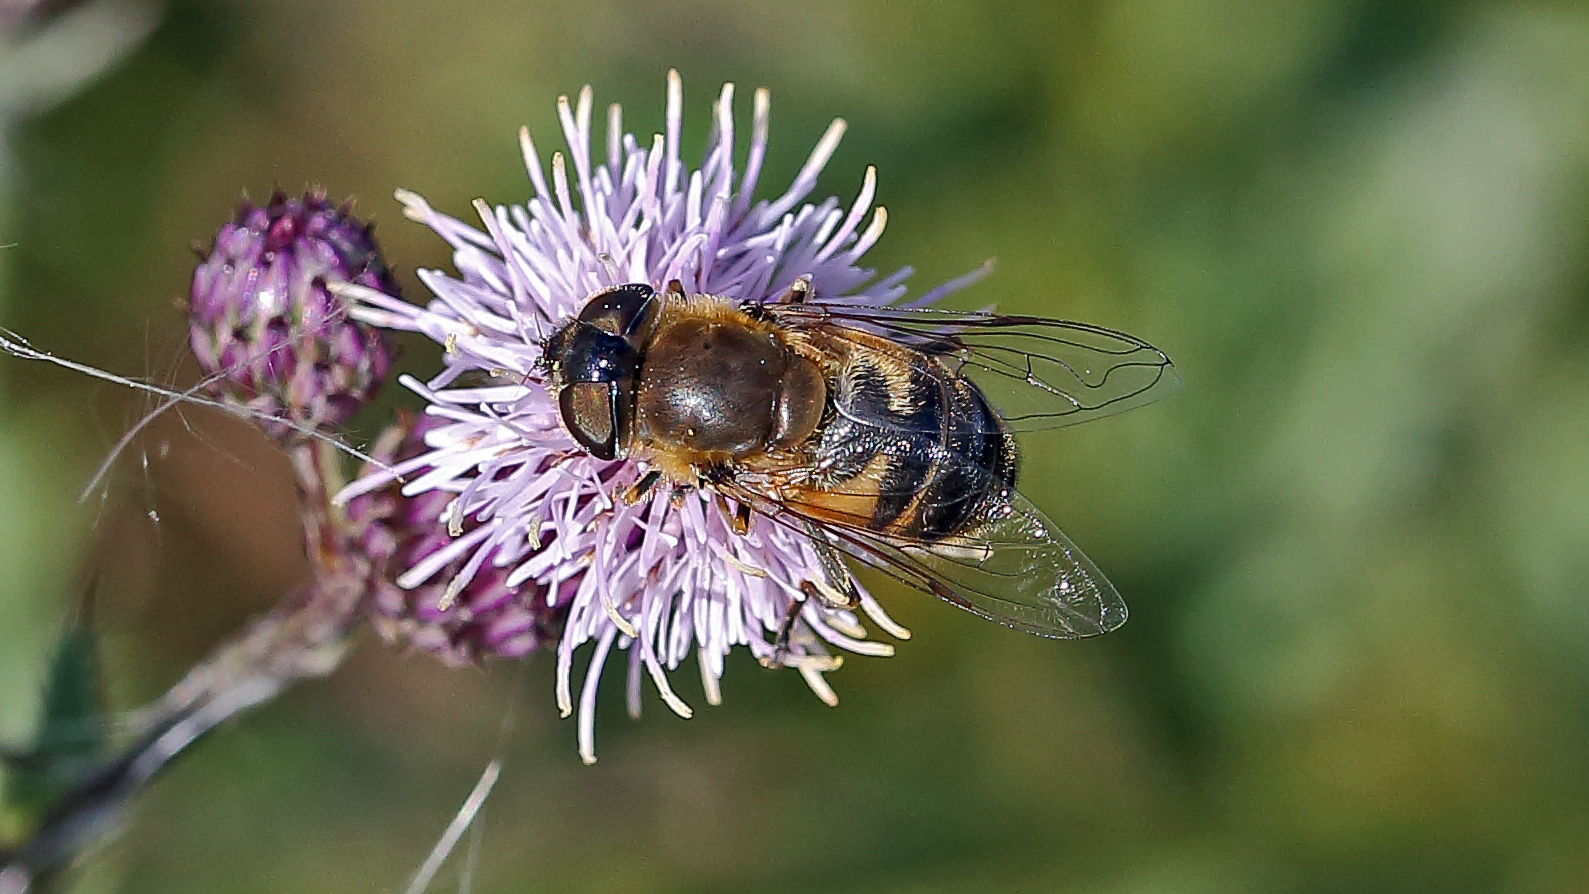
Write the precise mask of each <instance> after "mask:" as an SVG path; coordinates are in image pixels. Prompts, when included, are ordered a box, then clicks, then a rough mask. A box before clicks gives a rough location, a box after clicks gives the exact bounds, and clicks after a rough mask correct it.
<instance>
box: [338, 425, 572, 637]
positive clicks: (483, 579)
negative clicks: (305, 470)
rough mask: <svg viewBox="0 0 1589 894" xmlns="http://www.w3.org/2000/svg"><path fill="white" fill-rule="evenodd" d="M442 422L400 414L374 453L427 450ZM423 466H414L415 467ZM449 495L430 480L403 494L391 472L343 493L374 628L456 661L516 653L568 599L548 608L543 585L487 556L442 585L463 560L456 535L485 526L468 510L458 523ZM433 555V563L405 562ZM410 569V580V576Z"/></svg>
mask: <svg viewBox="0 0 1589 894" xmlns="http://www.w3.org/2000/svg"><path fill="white" fill-rule="evenodd" d="M441 427H442V426H441V424H440V423H439V421H438V420H436V419H435V417H424V418H421V419H419V420H418V421H417V422H415V421H407V420H404V421H400V422H399V423H397V424H396V425H393V426H391V427H390V428H388V429H387V430H386V432H385V433H383V434H382V436H381V437H380V438H379V439H378V440H377V442H376V445H375V447H374V449H373V450H372V451H371V456H372V457H373V458H374V459H375V460H376V461H378V462H380V463H382V464H384V465H387V466H392V465H396V464H402V463H405V462H406V461H408V460H412V459H414V458H415V457H418V456H421V455H422V454H424V453H426V452H427V451H428V450H429V448H428V447H426V446H425V435H426V433H427V432H432V431H435V430H436V429H438V428H441ZM374 469H375V467H374V466H371V467H370V468H369V469H367V470H366V472H367V473H368V472H372V471H374ZM426 471H430V470H429V469H425V468H415V469H413V470H412V472H413V474H415V475H416V476H423V475H424V474H425V472H426ZM453 505H454V501H453V499H452V497H451V496H450V495H448V494H446V493H443V492H441V491H436V490H425V491H423V492H421V493H417V494H414V495H413V496H404V495H403V493H402V492H401V490H400V488H399V486H398V485H397V484H396V483H395V482H394V483H392V484H389V485H388V486H386V487H384V488H382V489H380V490H376V491H372V492H370V493H366V494H362V495H360V496H358V497H356V498H354V499H353V500H352V501H350V502H349V503H348V506H347V515H348V520H349V522H350V524H351V525H352V526H353V529H354V530H355V531H357V532H358V533H357V535H356V537H357V542H356V544H355V548H356V549H359V550H360V551H361V552H362V553H363V554H364V557H365V558H367V559H368V560H369V567H370V581H369V591H368V596H367V600H366V605H367V607H368V613H369V617H370V621H371V624H372V625H373V626H374V627H375V629H376V631H377V632H378V633H380V635H381V637H382V638H383V639H385V640H386V641H387V642H391V643H408V644H410V645H413V646H415V647H417V648H419V649H421V650H423V651H426V652H429V653H431V654H433V655H435V656H436V657H438V658H440V659H441V660H442V661H444V662H446V663H448V664H453V665H461V664H471V663H474V662H477V661H479V660H480V659H482V658H485V657H489V656H499V657H505V658H522V657H524V656H525V655H528V654H529V653H531V652H533V651H534V650H535V649H536V648H538V647H539V646H541V645H542V644H544V643H547V642H549V641H553V640H554V639H555V637H556V634H557V631H558V630H559V629H560V627H561V623H562V618H563V616H564V615H566V614H567V611H566V609H567V600H563V601H562V602H563V604H562V605H560V606H558V607H557V608H556V609H554V608H553V607H552V606H551V605H550V604H549V600H548V594H549V592H550V590H549V588H548V587H546V586H543V585H541V584H538V583H536V582H535V581H527V582H525V583H522V584H519V583H515V585H513V586H510V585H509V582H508V575H509V573H510V571H511V570H512V569H511V568H503V567H499V566H498V565H496V564H493V563H491V562H489V561H487V562H485V563H484V567H481V568H480V569H479V570H478V571H476V572H475V573H474V574H472V575H471V576H469V577H468V578H467V581H468V582H467V583H461V585H460V586H459V587H458V589H457V592H455V593H449V592H448V589H449V587H450V586H452V582H454V581H459V582H462V581H463V580H465V578H464V577H462V576H461V572H463V571H464V566H465V565H467V564H470V563H469V559H470V558H471V556H470V555H469V554H468V553H467V552H463V551H460V550H458V549H457V542H458V541H459V540H460V539H462V540H465V541H472V540H474V539H477V537H478V534H479V533H483V532H480V531H477V529H478V528H479V527H480V525H479V524H478V523H477V522H474V521H473V520H469V521H468V522H467V523H460V522H459V521H458V520H457V519H458V517H457V516H454V515H452V514H451V513H450V512H449V510H450V509H452V507H453ZM478 558H481V559H484V558H485V557H484V556H480V557H478ZM438 562H440V563H441V565H440V571H439V572H437V573H433V574H430V573H422V574H420V575H414V572H413V571H412V570H411V569H416V568H435V567H437V566H436V563H438ZM427 574H429V576H426V575H427ZM416 576H417V577H418V578H419V581H418V582H417V583H415V582H414V581H413V580H411V579H409V578H411V577H416ZM405 584H406V585H407V586H408V588H407V589H405V588H404V585H405Z"/></svg>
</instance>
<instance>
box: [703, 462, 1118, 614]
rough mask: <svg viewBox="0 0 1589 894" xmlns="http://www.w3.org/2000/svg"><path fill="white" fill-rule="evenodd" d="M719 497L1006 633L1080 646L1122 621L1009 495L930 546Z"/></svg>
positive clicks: (1030, 510)
mask: <svg viewBox="0 0 1589 894" xmlns="http://www.w3.org/2000/svg"><path fill="white" fill-rule="evenodd" d="M723 489H724V491H725V493H726V494H727V495H728V496H730V497H732V498H733V499H735V500H738V501H741V502H745V503H748V504H749V505H751V506H753V507H754V508H756V509H757V510H758V511H759V512H761V513H762V514H763V515H765V516H767V517H768V518H770V519H771V520H772V521H773V522H775V523H780V524H784V525H787V526H789V527H791V528H793V529H794V530H797V531H802V532H803V531H808V530H812V529H814V530H816V531H817V532H818V533H819V534H821V535H823V536H826V537H827V538H828V539H829V540H830V541H831V542H832V543H833V544H834V545H835V546H836V547H838V548H839V549H840V550H843V551H844V552H845V553H847V554H849V555H851V556H853V557H855V558H856V559H859V560H860V561H862V562H865V563H867V564H869V565H872V566H875V567H877V568H878V569H880V570H882V571H883V572H884V573H886V574H888V575H890V576H891V577H893V578H895V579H896V580H899V581H901V582H903V583H905V584H907V585H909V586H912V587H915V588H916V589H919V590H923V591H925V592H928V593H931V594H933V595H934V596H937V597H939V598H940V599H943V600H944V601H945V602H948V603H950V604H951V605H955V606H958V607H960V608H963V609H965V610H966V611H969V612H971V613H973V614H976V615H980V616H982V617H984V618H987V619H989V620H992V621H997V622H998V623H1000V624H1004V625H1005V626H1008V627H1013V628H1015V629H1018V630H1024V631H1026V632H1028V633H1034V634H1037V635H1038V636H1047V637H1056V638H1063V639H1079V638H1081V637H1087V636H1097V635H1098V634H1102V633H1108V632H1109V631H1111V630H1114V629H1115V628H1117V627H1119V626H1120V625H1121V624H1124V623H1125V621H1126V606H1125V602H1124V601H1123V600H1122V599H1121V598H1120V594H1119V593H1117V592H1116V591H1115V588H1114V586H1113V585H1112V584H1110V583H1109V581H1108V580H1107V579H1106V578H1105V577H1104V576H1103V573H1102V572H1100V571H1099V570H1098V568H1097V566H1096V565H1094V564H1093V563H1092V562H1091V560H1089V559H1088V558H1087V557H1086V556H1085V555H1083V554H1082V552H1081V550H1080V549H1078V548H1077V547H1076V545H1075V544H1074V543H1071V542H1070V539H1069V538H1067V537H1066V536H1065V535H1064V533H1062V532H1061V531H1060V530H1059V529H1058V528H1056V527H1055V526H1054V524H1053V523H1052V522H1050V521H1049V520H1048V519H1047V518H1045V517H1044V516H1043V514H1042V513H1041V512H1039V511H1038V510H1037V508H1036V507H1034V506H1033V505H1032V504H1031V503H1030V502H1029V501H1027V500H1026V499H1025V498H1024V497H1021V496H1020V495H1019V494H1011V495H1010V499H1009V501H1008V504H1007V506H1006V507H1004V508H1003V510H1002V511H1001V512H1000V513H998V515H997V517H995V518H993V519H991V520H988V521H985V522H983V523H981V524H980V525H978V526H976V527H974V528H972V529H971V530H970V531H969V532H968V533H965V534H961V535H956V536H954V537H951V538H949V539H947V540H942V541H938V542H933V543H927V542H923V541H921V540H917V539H913V538H909V537H904V536H900V535H896V534H891V533H888V532H884V531H877V530H874V529H872V528H870V527H868V525H867V521H868V520H867V519H866V518H862V517H859V516H847V515H845V514H844V513H842V512H835V511H834V510H833V509H832V508H831V507H830V506H826V505H817V504H816V503H815V502H811V503H808V502H804V501H802V500H801V499H799V498H795V499H784V500H778V501H774V500H771V499H768V498H767V497H765V496H763V495H759V494H757V493H755V492H753V491H751V490H749V489H746V488H745V487H743V486H742V485H736V484H729V485H725V486H724V487H723Z"/></svg>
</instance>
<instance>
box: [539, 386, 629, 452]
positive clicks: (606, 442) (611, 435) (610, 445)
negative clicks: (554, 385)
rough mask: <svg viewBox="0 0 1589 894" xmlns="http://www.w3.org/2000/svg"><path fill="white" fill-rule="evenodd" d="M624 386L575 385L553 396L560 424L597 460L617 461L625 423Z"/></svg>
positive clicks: (625, 402)
mask: <svg viewBox="0 0 1589 894" xmlns="http://www.w3.org/2000/svg"><path fill="white" fill-rule="evenodd" d="M629 397H630V391H629V387H628V384H627V383H616V382H612V383H600V382H577V383H575V384H572V385H569V386H568V387H566V388H564V389H563V390H562V392H561V393H560V394H558V396H557V404H558V410H559V411H560V412H561V413H562V416H563V424H564V425H565V426H567V427H568V431H569V434H571V435H573V436H574V440H576V441H578V442H579V445H580V446H581V447H583V448H585V449H586V450H588V451H590V454H591V455H592V456H594V457H596V458H597V459H618V458H620V453H621V452H622V443H623V441H624V430H625V428H626V427H627V426H628V420H629Z"/></svg>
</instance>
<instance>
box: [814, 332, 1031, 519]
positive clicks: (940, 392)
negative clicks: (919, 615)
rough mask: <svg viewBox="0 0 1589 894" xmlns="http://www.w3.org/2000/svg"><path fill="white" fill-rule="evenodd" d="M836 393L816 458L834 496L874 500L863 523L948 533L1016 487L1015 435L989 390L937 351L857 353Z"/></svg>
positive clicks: (834, 389) (999, 502) (840, 376)
mask: <svg viewBox="0 0 1589 894" xmlns="http://www.w3.org/2000/svg"><path fill="white" fill-rule="evenodd" d="M831 393H832V396H831V401H832V409H833V415H832V418H831V421H829V423H828V424H827V425H826V426H825V427H824V429H823V431H822V432H821V435H820V441H819V443H818V446H817V449H816V454H817V456H816V462H815V464H814V465H815V466H816V467H817V468H818V469H820V470H821V471H822V479H821V485H820V486H821V487H822V488H823V489H825V490H828V491H829V492H830V493H831V494H832V495H834V496H835V497H838V496H839V495H846V496H848V497H850V498H851V500H850V502H851V506H852V507H853V506H854V501H853V498H855V497H860V496H863V495H864V496H865V497H866V498H867V499H868V500H869V501H870V507H869V509H870V511H869V513H868V514H867V517H866V518H865V525H866V527H870V528H872V529H874V530H879V531H887V532H889V533H892V534H898V535H901V536H905V537H910V538H914V539H921V540H926V541H935V540H942V539H943V538H945V537H949V536H951V535H953V534H956V533H959V532H962V531H966V530H968V529H970V528H972V527H974V526H975V525H977V524H978V523H980V522H982V521H984V520H986V519H987V518H988V517H989V513H990V512H991V511H992V509H994V508H995V507H997V506H1000V505H1003V504H1004V503H1005V502H1006V501H1007V499H1008V497H1009V494H1010V492H1011V491H1012V490H1013V489H1014V487H1015V472H1016V453H1015V442H1014V440H1013V439H1012V438H1011V437H1010V435H1009V433H1008V432H1007V431H1006V430H1005V428H1004V424H1003V422H1002V420H1000V419H999V417H998V415H997V414H996V413H995V412H994V410H993V408H992V407H991V406H990V405H989V404H988V402H987V400H986V399H985V398H984V397H983V395H982V392H981V391H979V390H978V389H977V388H976V386H975V385H973V384H972V383H971V382H970V381H968V380H966V379H964V378H961V377H960V376H958V375H956V374H955V373H954V372H953V371H951V370H950V369H949V368H948V367H947V366H945V365H943V364H942V362H941V361H939V360H938V359H937V358H933V357H929V356H925V355H920V354H915V353H909V354H905V353H901V352H900V351H899V350H897V349H895V350H892V351H887V350H885V351H855V352H852V353H850V355H849V356H848V357H847V358H846V362H845V363H844V364H843V365H842V366H841V368H840V369H839V370H838V372H837V374H836V377H835V381H834V382H833V383H832V387H831ZM829 502H833V501H829ZM849 512H850V514H851V515H859V514H860V512H859V511H858V509H856V508H851V509H850V510H849Z"/></svg>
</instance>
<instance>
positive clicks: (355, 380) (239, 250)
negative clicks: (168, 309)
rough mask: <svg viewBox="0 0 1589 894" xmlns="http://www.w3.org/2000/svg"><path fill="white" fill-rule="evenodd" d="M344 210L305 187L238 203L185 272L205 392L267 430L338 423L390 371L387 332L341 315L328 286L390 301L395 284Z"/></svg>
mask: <svg viewBox="0 0 1589 894" xmlns="http://www.w3.org/2000/svg"><path fill="white" fill-rule="evenodd" d="M350 211H351V205H349V204H345V205H342V206H340V207H338V206H335V205H332V204H330V203H329V202H327V201H326V197H325V194H324V193H321V192H319V191H311V192H309V193H307V194H305V195H304V197H303V198H302V199H296V198H288V197H287V195H286V193H283V192H280V191H278V192H277V193H276V194H275V195H273V196H271V199H270V201H269V203H267V204H266V205H265V206H264V207H260V206H257V205H254V204H253V203H251V202H249V201H247V200H246V199H245V200H244V201H243V202H242V204H241V205H240V206H239V207H238V210H237V216H236V217H235V218H234V219H233V221H232V223H229V224H227V225H226V226H224V227H222V228H221V231H220V232H219V233H217V234H216V236H215V241H214V243H213V245H212V247H211V249H210V251H209V252H208V253H206V254H205V255H204V256H203V259H202V260H201V261H200V263H199V265H198V267H197V268H195V269H194V271H193V288H192V291H191V293H190V296H189V300H188V325H189V332H190V339H189V341H190V344H191V345H192V348H193V354H194V356H195V357H196V358H197V359H198V362H199V367H200V369H202V370H203V371H204V374H205V375H206V376H208V377H212V378H213V381H212V382H211V383H210V387H211V390H212V391H213V392H215V393H216V394H217V395H219V396H220V397H222V398H223V399H225V400H226V401H227V402H228V403H231V404H234V405H236V406H238V407H239V408H240V409H243V410H245V411H247V412H248V413H249V414H250V415H251V416H252V417H253V418H254V419H255V420H256V421H257V422H258V423H259V424H260V425H261V427H263V428H264V429H265V430H266V432H268V433H269V434H271V435H272V436H274V437H277V438H278V439H283V438H293V437H298V436H300V435H303V434H304V433H305V432H307V431H313V430H317V429H320V428H325V427H334V426H337V425H341V424H342V423H344V422H346V421H347V420H348V418H349V417H350V416H352V415H353V413H354V412H355V411H357V410H358V409H359V408H360V407H362V406H363V405H364V404H366V403H367V402H368V401H369V400H370V398H371V397H373V396H374V394H375V390H376V389H377V388H378V387H379V386H380V383H381V380H382V379H384V378H385V377H386V374H387V372H388V371H389V370H390V368H391V348H390V347H389V346H388V344H387V336H386V333H384V332H382V331H380V330H379V329H375V328H372V327H370V326H369V325H366V324H364V323H361V322H358V321H356V320H352V319H350V318H349V317H348V314H347V307H346V305H345V303H344V302H343V300H342V299H341V298H339V297H338V296H336V295H334V294H332V293H331V292H330V291H329V289H328V288H327V286H328V284H333V283H345V282H351V283H356V284H358V285H361V286H364V287H366V288H370V289H374V290H376V291H379V292H382V293H384V294H387V295H390V296H396V295H398V294H399V292H398V288H397V283H396V281H395V280H393V279H392V276H391V273H390V271H389V270H388V269H387V267H386V264H385V262H384V261H382V259H381V253H380V249H379V247H378V246H377V245H376V243H375V237H374V234H373V233H372V231H371V227H369V226H367V225H365V224H363V223H361V222H360V221H359V220H357V219H356V218H354V217H353V216H352V214H351V213H350Z"/></svg>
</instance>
